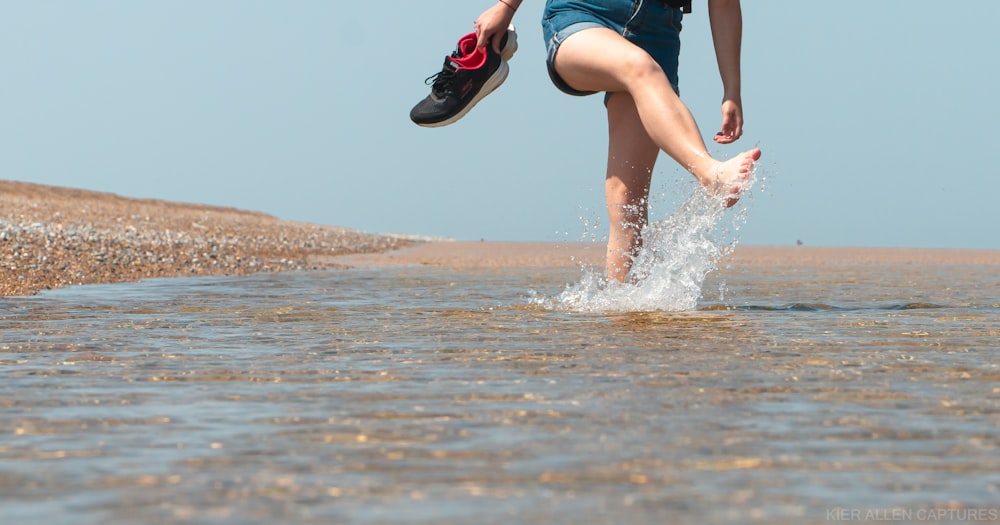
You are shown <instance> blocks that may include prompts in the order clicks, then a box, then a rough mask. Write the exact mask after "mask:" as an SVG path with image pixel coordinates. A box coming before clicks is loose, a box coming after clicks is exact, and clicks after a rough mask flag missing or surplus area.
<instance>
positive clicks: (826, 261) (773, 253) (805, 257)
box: [331, 241, 1000, 270]
mask: <svg viewBox="0 0 1000 525" xmlns="http://www.w3.org/2000/svg"><path fill="white" fill-rule="evenodd" d="M604 254H605V246H604V244H602V243H589V242H569V243H558V242H494V241H485V242H484V241H432V242H424V243H420V244H416V245H412V246H409V247H406V248H403V249H400V250H395V251H386V252H380V253H365V254H349V255H342V256H337V257H333V258H332V259H331V262H335V263H337V264H339V265H342V266H346V267H351V268H363V267H384V266H434V267H445V268H451V269H455V270H462V269H469V268H495V267H572V266H581V265H583V266H600V265H603V264H604ZM849 264H975V265H1000V250H978V249H952V248H874V247H836V246H737V247H736V249H735V250H734V251H733V253H731V254H729V255H727V256H725V257H723V258H722V260H721V261H720V265H734V266H760V265H766V266H778V265H793V266H795V265H811V266H823V265H849Z"/></svg>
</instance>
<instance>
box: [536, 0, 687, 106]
mask: <svg viewBox="0 0 1000 525" xmlns="http://www.w3.org/2000/svg"><path fill="white" fill-rule="evenodd" d="M683 16H684V15H683V14H682V13H681V9H680V8H675V7H670V6H669V5H667V4H666V2H665V1H664V0H547V1H546V2H545V13H544V15H543V16H542V34H543V35H544V37H545V45H546V48H547V49H548V58H547V59H546V63H547V64H548V69H549V78H551V79H552V83H553V84H555V85H556V87H557V88H559V89H560V90H561V91H563V92H565V93H569V94H570V95H579V96H583V95H592V94H594V92H593V91H580V90H577V89H573V88H572V87H570V86H569V84H567V83H566V81H564V80H563V79H562V78H560V77H559V74H558V73H556V69H555V58H556V52H557V51H558V50H559V44H561V43H562V42H563V41H564V40H566V38H567V37H569V36H570V35H572V34H573V33H576V32H577V31H582V30H584V29H589V28H593V27H606V28H608V29H611V30H613V31H615V32H617V33H618V34H620V35H622V36H624V37H625V38H626V39H628V40H629V42H632V43H633V44H635V45H637V46H639V47H640V48H642V49H643V50H644V51H646V52H647V53H649V55H650V56H651V57H653V60H655V61H656V63H657V64H659V65H660V67H661V68H663V71H664V72H665V73H666V74H667V79H669V80H670V85H672V86H673V88H674V91H677V90H678V89H677V86H678V79H677V63H678V56H679V55H680V52H681V38H680V32H681V19H682V18H683Z"/></svg>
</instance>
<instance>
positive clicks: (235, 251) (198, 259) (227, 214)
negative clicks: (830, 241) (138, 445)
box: [0, 181, 1000, 296]
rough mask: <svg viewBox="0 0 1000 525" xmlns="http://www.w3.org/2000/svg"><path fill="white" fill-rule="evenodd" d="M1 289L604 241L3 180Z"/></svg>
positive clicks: (859, 253)
mask: <svg viewBox="0 0 1000 525" xmlns="http://www.w3.org/2000/svg"><path fill="white" fill-rule="evenodd" d="M0 207H2V210H3V212H2V215H0V267H2V268H3V276H2V278H0V295H5V296H10V295H31V294H34V293H37V292H39V291H41V290H46V289H52V288H59V287H64V286H71V285H77V284H90V283H115V282H126V281H136V280H140V279H144V278H158V277H177V276H196V275H245V274H249V273H255V272H274V271H283V270H309V269H320V268H343V267H371V266H386V265H426V266H438V267H447V268H452V269H456V270H461V269H463V268H481V267H501V266H516V267H561V266H580V265H600V264H601V261H602V260H603V257H604V245H603V244H600V243H573V242H569V243H549V242H488V241H487V242H475V241H434V242H418V241H414V240H412V239H409V238H406V237H403V236H396V235H379V234H368V233H362V232H358V231H354V230H351V229H347V228H340V227H333V226H322V225H315V224H304V223H297V222H289V221H283V220H280V219H277V218H275V217H272V216H270V215H267V214H263V213H259V212H252V211H244V210H238V209H233V208H224V207H215V206H206V205H198V204H184V203H174V202H167V201H161V200H151V199H130V198H124V197H120V196H117V195H114V194H109V193H100V192H93V191H86V190H78V189H68V188H59V187H52V186H43V185H37V184H29V183H22V182H13V181H0ZM724 262H725V263H726V264H733V265H775V264H786V265H787V264H792V265H827V264H847V263H870V264H888V263H892V264H906V263H923V264H977V265H1000V250H951V249H911V248H842V247H809V246H780V247H779V246H740V247H738V248H737V249H736V250H735V251H734V252H733V253H732V254H731V255H729V256H728V258H727V260H726V261H724Z"/></svg>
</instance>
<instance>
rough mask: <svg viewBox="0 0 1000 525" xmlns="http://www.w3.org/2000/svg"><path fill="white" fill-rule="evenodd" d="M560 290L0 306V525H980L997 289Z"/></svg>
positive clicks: (382, 277) (414, 285) (926, 277)
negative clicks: (585, 305)
mask: <svg viewBox="0 0 1000 525" xmlns="http://www.w3.org/2000/svg"><path fill="white" fill-rule="evenodd" d="M579 279H580V271H579V270H574V269H542V270H540V269H517V268H507V269H490V270H480V271H475V270H471V271H463V272H457V273H456V272H450V271H446V270H439V269H432V268H382V269H366V270H365V269H359V270H346V271H334V272H328V273H322V272H316V273H306V274H287V273H286V274H275V275H257V276H252V277H242V278H204V279H178V280H155V281H149V282H145V283H139V284H126V285H112V286H87V287H79V288H73V289H65V290H59V291H53V292H47V293H44V294H42V295H41V296H38V297H31V298H18V299H6V300H2V301H0V308H2V310H0V311H2V312H3V313H2V316H0V337H2V342H0V378H2V381H0V407H2V411H0V508H2V509H3V511H2V512H3V514H4V519H3V522H4V523H28V522H44V523H50V524H63V523H66V524H69V523H74V524H75V523H87V524H90V523H93V524H98V523H100V524H106V523H213V524H214V523H220V524H221V523H224V524H237V523H239V524H243V523H261V524H264V523H359V524H368V523H505V524H506V523H552V522H557V523H607V522H612V521H613V522H616V523H664V522H671V523H699V524H703V523H720V522H734V523H825V522H828V521H831V520H838V519H839V520H844V519H847V518H857V519H855V521H858V520H861V519H862V518H864V517H866V516H867V517H872V516H875V517H876V518H877V517H882V518H885V519H888V518H891V517H892V516H897V517H902V518H906V517H909V518H910V519H908V520H899V519H896V520H893V521H911V522H912V521H921V522H925V523H928V522H967V521H972V520H970V519H969V518H970V517H976V518H982V517H987V518H988V517H990V516H994V517H1000V516H997V513H998V512H1000V450H998V446H1000V366H998V363H1000V345H998V344H997V341H998V340H1000V339H998V337H1000V294H998V293H997V292H998V290H1000V275H998V272H997V271H996V267H991V266H971V265H940V264H938V265H919V264H913V265H879V264H866V265H862V264H859V265H843V266H805V267H767V268H765V267H748V268H724V269H722V270H721V271H718V272H714V273H712V274H710V275H709V277H708V280H707V282H706V283H704V290H705V294H704V296H703V297H702V298H701V299H700V300H699V301H698V302H697V305H696V308H695V309H693V310H690V311H686V312H664V311H660V312H645V313H641V312H640V313H627V312H625V313H600V312H581V311H578V310H572V309H569V308H566V307H560V306H559V305H558V304H557V303H558V301H555V302H553V301H550V300H548V299H549V298H557V297H558V296H559V295H560V293H562V291H563V290H565V289H566V288H567V285H573V284H574V283H576V282H577V281H578V280H579ZM720 295H722V297H720ZM539 298H541V299H542V300H539ZM545 304H548V306H545ZM872 512H874V513H875V514H872ZM866 513H867V514H866ZM891 513H896V514H891ZM963 513H964V514H963ZM972 513H975V514H972ZM991 513H992V514H991ZM869 521H870V520H869ZM976 521H986V520H980V519H977V520H976ZM994 521H995V520H994Z"/></svg>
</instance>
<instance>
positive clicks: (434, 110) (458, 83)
mask: <svg viewBox="0 0 1000 525" xmlns="http://www.w3.org/2000/svg"><path fill="white" fill-rule="evenodd" d="M500 50H501V54H499V55H498V54H497V53H496V51H494V50H493V46H489V45H488V46H486V48H485V49H476V34H475V33H469V34H467V35H465V36H463V37H462V38H460V39H459V41H458V46H457V47H456V49H455V51H454V52H453V53H452V54H451V56H449V57H447V58H445V60H444V67H443V68H442V69H441V71H440V72H439V73H437V74H435V75H433V76H431V77H429V78H428V79H427V81H426V82H428V83H431V94H430V95H428V96H427V97H426V98H424V99H423V100H421V101H420V102H419V103H418V104H417V105H416V106H414V107H413V110H411V111H410V120H412V121H413V122H414V123H416V124H417V125H419V126H424V127H428V128H434V127H439V126H446V125H448V124H452V123H454V122H456V121H458V120H459V119H461V118H462V117H464V116H465V114H466V113H468V112H469V110H471V109H472V108H473V106H475V105H476V103H478V102H479V101H480V100H482V99H483V98H484V97H486V95H489V94H490V93H492V92H493V90H495V89H496V88H498V87H500V85H501V84H503V82H504V81H505V80H506V79H507V73H508V71H509V67H508V66H507V59H506V58H505V57H507V58H509V57H512V56H513V55H514V52H515V51H516V50H517V34H516V33H515V32H514V28H513V26H511V28H510V29H508V30H507V33H506V34H505V35H504V37H503V42H501V46H500Z"/></svg>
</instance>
